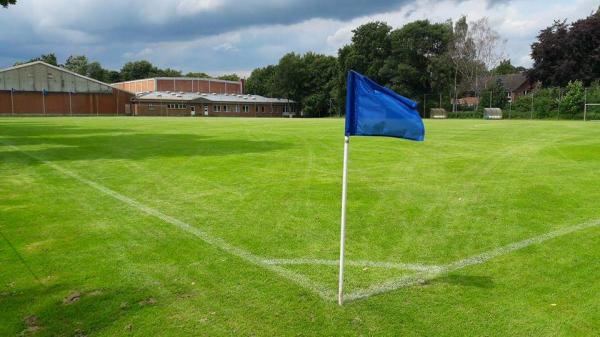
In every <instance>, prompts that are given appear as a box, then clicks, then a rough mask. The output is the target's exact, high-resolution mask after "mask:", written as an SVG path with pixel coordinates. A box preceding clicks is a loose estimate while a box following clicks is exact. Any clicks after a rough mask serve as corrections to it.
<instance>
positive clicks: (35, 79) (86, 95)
mask: <svg viewBox="0 0 600 337" xmlns="http://www.w3.org/2000/svg"><path fill="white" fill-rule="evenodd" d="M134 96H135V95H134V94H133V93H131V92H128V91H125V90H121V89H117V88H115V87H112V86H110V85H109V84H106V83H103V82H100V81H96V80H94V79H91V78H88V77H85V76H82V75H79V74H76V73H73V72H70V71H68V70H66V69H63V68H59V67H55V66H53V65H50V64H47V63H44V62H41V61H36V62H31V63H27V64H23V65H19V66H15V67H11V68H7V69H3V70H0V115H15V116H16V115H21V116H22V115H48V116H52V115H86V116H100V115H102V116H106V115H127V114H131V111H130V108H131V100H132V99H133V98H134Z"/></svg>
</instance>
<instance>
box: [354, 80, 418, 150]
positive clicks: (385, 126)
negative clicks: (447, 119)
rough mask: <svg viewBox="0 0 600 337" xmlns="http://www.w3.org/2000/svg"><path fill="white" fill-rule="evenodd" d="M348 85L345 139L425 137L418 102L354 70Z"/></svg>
mask: <svg viewBox="0 0 600 337" xmlns="http://www.w3.org/2000/svg"><path fill="white" fill-rule="evenodd" d="M346 86H347V91H346V136H354V135H356V136H385V137H397V138H405V139H411V140H417V141H422V140H423V139H424V138H425V127H424V126H423V121H422V120H421V116H419V113H418V112H417V103H416V102H414V101H412V100H410V99H408V98H406V97H402V96H400V95H398V94H397V93H395V92H394V91H392V90H390V89H388V88H386V87H383V86H381V85H379V84H377V83H375V82H373V81H372V80H371V79H370V78H368V77H366V76H363V75H361V74H359V73H357V72H355V71H352V70H351V71H350V72H348V82H347V83H346Z"/></svg>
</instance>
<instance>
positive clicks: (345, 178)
mask: <svg viewBox="0 0 600 337" xmlns="http://www.w3.org/2000/svg"><path fill="white" fill-rule="evenodd" d="M349 145H350V137H349V136H345V137H344V169H343V173H342V221H341V226H340V228H341V230H340V275H339V281H338V304H339V305H342V304H344V248H345V241H346V194H347V189H348V150H349V149H348V146H349Z"/></svg>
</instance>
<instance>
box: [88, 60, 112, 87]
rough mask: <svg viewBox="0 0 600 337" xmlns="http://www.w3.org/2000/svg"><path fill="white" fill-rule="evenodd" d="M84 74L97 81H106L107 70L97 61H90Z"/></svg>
mask: <svg viewBox="0 0 600 337" xmlns="http://www.w3.org/2000/svg"><path fill="white" fill-rule="evenodd" d="M86 76H87V77H90V78H93V79H95V80H98V81H103V82H108V71H107V70H106V69H104V68H102V65H100V63H99V62H92V63H90V64H88V65H87V69H86Z"/></svg>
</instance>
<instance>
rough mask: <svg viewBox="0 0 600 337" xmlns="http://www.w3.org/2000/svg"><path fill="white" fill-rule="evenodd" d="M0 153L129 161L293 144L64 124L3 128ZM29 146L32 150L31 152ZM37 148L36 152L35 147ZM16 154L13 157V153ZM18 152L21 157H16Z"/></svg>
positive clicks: (51, 158) (263, 149) (8, 158)
mask: <svg viewBox="0 0 600 337" xmlns="http://www.w3.org/2000/svg"><path fill="white" fill-rule="evenodd" d="M1 128H2V132H3V134H2V136H0V144H1V145H4V146H2V147H0V149H3V150H4V151H1V152H0V157H4V158H3V161H6V162H9V161H11V158H13V160H14V161H18V162H21V163H22V158H18V157H19V156H20V157H22V154H20V153H19V151H17V150H12V149H10V148H7V147H6V146H7V145H15V146H26V147H27V148H24V149H23V151H24V152H27V153H28V154H30V155H32V156H34V157H37V158H40V159H44V160H48V161H63V160H67V161H73V160H96V159H131V160H139V159H146V158H162V157H190V156H227V155H236V154H251V153H263V152H269V151H276V150H281V149H285V148H289V147H290V146H291V144H289V143H284V142H277V141H269V140H251V139H244V138H239V139H222V138H214V137H209V136H204V135H195V134H178V133H169V134H162V133H157V134H152V133H132V132H131V131H128V130H119V129H85V128H71V127H65V126H47V125H46V126H40V125H35V124H33V125H18V126H15V125H9V126H6V125H3V126H1ZM32 147H33V148H32ZM36 147H38V148H36ZM12 154H14V156H13V155H12ZM17 154H18V155H19V156H17Z"/></svg>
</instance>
